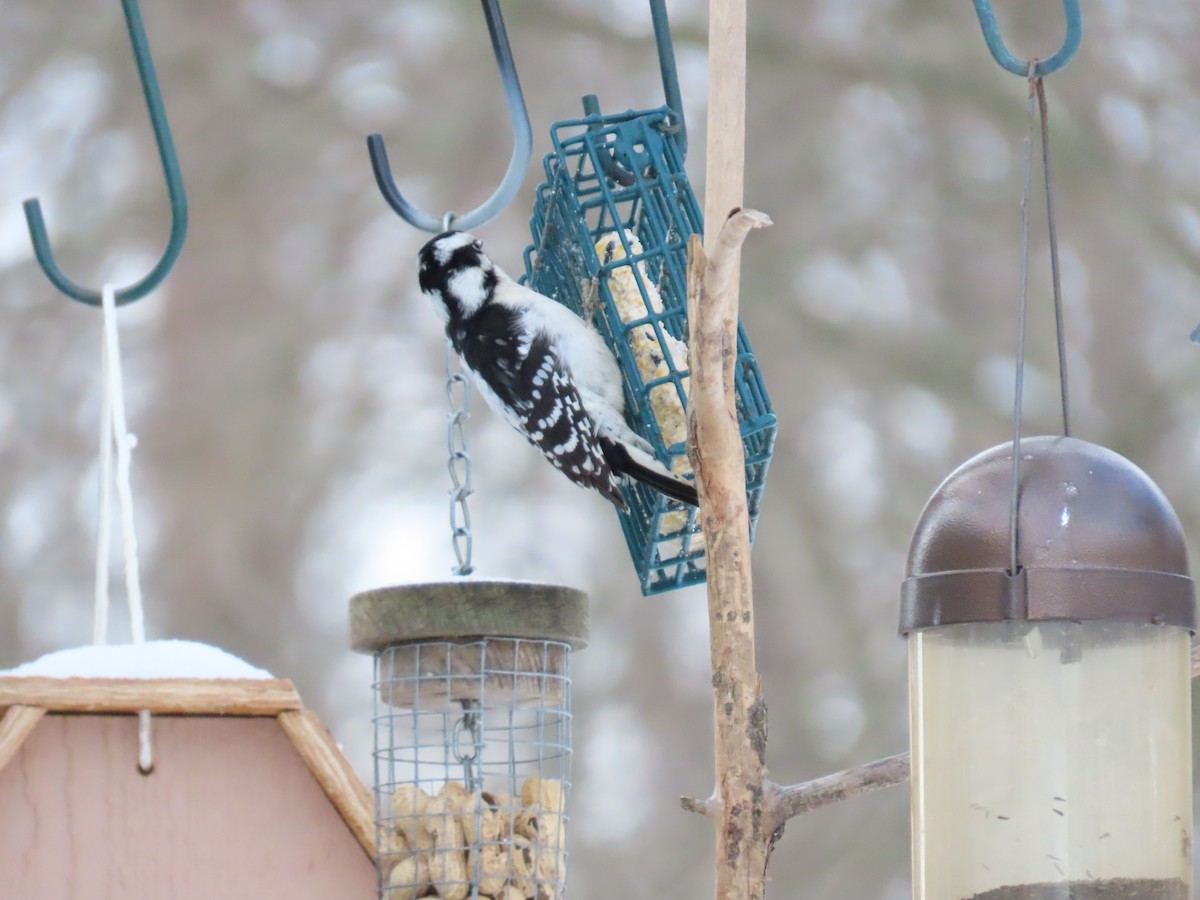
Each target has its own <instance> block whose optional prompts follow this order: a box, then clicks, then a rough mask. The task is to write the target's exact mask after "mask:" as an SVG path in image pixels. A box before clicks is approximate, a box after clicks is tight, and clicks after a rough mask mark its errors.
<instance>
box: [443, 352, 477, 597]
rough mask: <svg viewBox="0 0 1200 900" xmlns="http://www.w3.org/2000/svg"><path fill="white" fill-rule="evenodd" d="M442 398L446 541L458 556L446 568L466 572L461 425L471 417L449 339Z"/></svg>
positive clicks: (467, 519) (466, 464)
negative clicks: (445, 407)
mask: <svg viewBox="0 0 1200 900" xmlns="http://www.w3.org/2000/svg"><path fill="white" fill-rule="evenodd" d="M446 399H447V400H449V401H450V413H449V415H448V416H447V419H446V452H447V454H448V455H449V459H448V461H447V463H446V468H447V469H448V470H449V472H450V483H451V484H452V485H453V487H452V488H451V489H450V543H451V545H452V546H453V547H454V556H455V557H456V558H457V559H458V565H457V566H453V567H452V568H451V570H450V571H452V572H453V573H454V574H455V575H470V574H471V573H472V572H473V571H475V568H474V566H472V565H471V545H472V535H471V511H470V510H469V509H468V508H467V497H469V496H471V494H472V492H473V491H472V488H471V455H470V453H468V452H467V435H466V432H465V431H464V430H463V425H464V423H465V422H466V421H467V419H469V418H470V417H471V384H470V382H469V381H467V376H466V373H465V372H463V370H462V366H461V364H460V363H459V361H458V355H457V354H456V353H455V352H454V348H453V347H452V346H451V345H450V342H449V341H447V342H446Z"/></svg>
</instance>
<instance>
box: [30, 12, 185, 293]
mask: <svg viewBox="0 0 1200 900" xmlns="http://www.w3.org/2000/svg"><path fill="white" fill-rule="evenodd" d="M121 7H122V8H123V9H124V11H125V25H126V27H127V28H128V29H129V40H130V43H131V44H132V45H133V58H134V61H135V62H136V63H137V69H138V77H139V78H141V80H142V93H143V94H145V96H146V108H147V109H148V110H149V112H150V124H151V126H152V127H153V128H154V140H155V141H156V142H157V143H158V158H159V160H161V162H162V169H163V175H164V177H165V178H166V181H167V194H168V196H169V197H170V199H171V235H170V237H169V238H168V239H167V247H166V249H165V250H164V251H163V255H162V258H160V259H159V261H158V262H157V263H156V264H155V266H154V268H153V269H151V270H150V272H149V273H148V274H147V275H146V276H145V277H144V278H142V279H141V280H140V281H137V282H134V283H133V284H131V285H130V286H129V287H125V288H121V289H120V290H118V291H117V292H116V295H115V299H116V303H117V305H118V306H121V305H123V304H125V303H132V302H133V301H134V300H140V299H142V297H145V296H146V295H147V294H148V293H150V292H151V291H152V290H154V289H155V288H156V287H158V286H159V284H161V283H162V280H163V279H164V278H166V277H167V273H168V272H170V271H171V267H172V266H174V265H175V260H177V259H178V258H179V253H180V251H182V250H183V240H184V238H185V237H186V236H187V222H188V212H187V194H186V193H185V192H184V189H183V175H182V174H181V173H180V171H179V160H178V158H177V157H176V156H175V144H174V142H173V141H172V140H171V126H170V125H169V124H168V122H167V112H166V109H164V107H163V102H162V94H161V93H160V92H159V89H158V78H157V77H156V76H155V74H154V60H153V59H152V58H151V56H150V44H149V42H147V40H146V29H145V27H144V26H143V25H142V15H141V12H140V11H139V10H138V5H137V0H121ZM24 207H25V222H26V223H27V224H28V226H29V237H30V239H31V240H32V241H33V252H34V254H35V255H36V256H37V261H38V265H40V266H41V267H42V271H43V272H45V273H46V277H47V278H49V279H50V281H51V282H52V283H53V284H54V286H55V287H56V288H58V289H59V290H60V291H62V292H63V293H64V294H66V295H67V296H68V297H70V298H71V299H72V300H78V301H79V302H80V303H86V304H88V305H89V306H99V305H100V293H99V292H98V291H90V290H88V289H87V288H85V287H81V286H80V285H78V284H76V283H75V282H74V281H72V280H71V279H70V278H68V277H67V276H66V275H65V274H63V271H62V270H61V269H60V268H59V267H58V263H57V262H56V261H55V259H54V251H52V250H51V249H50V237H49V235H48V234H47V233H46V221H45V219H44V217H43V216H42V206H41V204H40V203H39V202H38V200H37V198H33V199H31V200H26V201H25V204H24Z"/></svg>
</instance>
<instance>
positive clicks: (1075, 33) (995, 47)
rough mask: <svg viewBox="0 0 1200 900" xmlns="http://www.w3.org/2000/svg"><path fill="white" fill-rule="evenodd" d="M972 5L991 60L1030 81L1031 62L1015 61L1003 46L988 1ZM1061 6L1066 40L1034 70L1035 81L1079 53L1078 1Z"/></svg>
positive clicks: (1080, 18)
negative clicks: (1065, 23)
mask: <svg viewBox="0 0 1200 900" xmlns="http://www.w3.org/2000/svg"><path fill="white" fill-rule="evenodd" d="M974 3H975V14H976V15H977V16H979V27H980V28H982V29H983V39H984V40H985V41H987V45H988V50H990V51H991V53H992V59H994V60H996V62H998V63H999V64H1000V65H1001V66H1003V67H1004V68H1005V69H1008V71H1010V72H1012V73H1013V74H1014V75H1020V76H1021V77H1022V78H1027V77H1029V64H1030V63H1031V62H1033V60H1023V59H1017V58H1016V57H1015V56H1013V55H1012V53H1010V52H1009V49H1008V48H1007V47H1006V46H1004V38H1002V37H1000V27H999V26H998V25H997V24H996V14H995V13H994V12H992V4H991V0H974ZM1062 5H1063V15H1064V16H1065V18H1066V20H1067V33H1066V36H1065V37H1064V38H1063V42H1062V46H1061V47H1059V48H1058V52H1057V53H1055V54H1054V55H1053V56H1051V57H1050V58H1049V59H1044V60H1042V61H1041V62H1039V63H1037V64H1036V65H1035V66H1034V69H1033V77H1034V78H1041V77H1042V76H1043V75H1049V74H1050V73H1051V72H1057V71H1058V70H1059V69H1061V68H1062V67H1063V66H1065V65H1066V64H1067V63H1069V62H1070V61H1071V57H1073V56H1074V55H1075V51H1076V50H1078V49H1079V41H1080V39H1081V38H1082V37H1083V16H1082V14H1081V13H1080V11H1079V0H1062Z"/></svg>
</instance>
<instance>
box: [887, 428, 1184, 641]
mask: <svg viewBox="0 0 1200 900" xmlns="http://www.w3.org/2000/svg"><path fill="white" fill-rule="evenodd" d="M1020 452H1021V467H1020V489H1019V493H1018V497H1019V500H1018V506H1017V560H1018V562H1019V564H1020V568H1019V570H1018V571H1017V572H1016V573H1015V574H1013V573H1010V572H1009V566H1010V547H1009V510H1010V504H1011V497H1012V443H1011V442H1008V443H1004V444H1001V445H999V446H997V447H993V448H992V449H990V450H986V451H984V452H983V453H981V454H979V455H978V456H976V457H975V458H974V459H971V460H968V461H967V462H966V463H964V464H963V465H961V466H959V468H958V469H956V470H955V471H954V472H952V473H951V474H950V475H949V477H947V478H946V480H945V481H943V482H942V484H941V485H940V486H939V487H938V489H937V490H936V491H935V492H934V494H933V497H931V498H930V500H929V503H928V504H926V506H925V510H924V512H922V513H921V518H920V520H919V521H918V522H917V527H916V530H915V532H914V533H913V538H912V545H911V547H910V549H909V554H908V578H907V579H906V580H905V582H904V585H903V587H902V589H901V606H900V633H901V634H907V633H908V632H909V631H910V630H911V629H913V628H927V627H930V626H935V625H952V624H957V623H961V622H1001V621H1007V620H1013V619H1018V620H1020V619H1027V620H1044V619H1066V620H1074V621H1083V620H1096V619H1105V620H1112V621H1122V622H1146V623H1151V624H1155V625H1175V626H1178V627H1180V628H1187V629H1188V630H1190V631H1192V632H1195V631H1196V624H1197V616H1196V600H1195V590H1194V586H1193V583H1192V579H1191V578H1190V577H1189V574H1188V562H1187V548H1186V546H1185V543H1184V538H1183V528H1182V527H1181V526H1180V524H1179V518H1178V516H1176V515H1175V511H1174V510H1173V509H1172V508H1171V504H1170V503H1169V502H1168V501H1167V498H1166V497H1165V496H1164V495H1163V493H1162V491H1161V490H1159V488H1158V486H1157V485H1156V484H1155V483H1154V482H1153V481H1151V480H1150V478H1149V476H1147V475H1146V473H1145V472H1143V471H1142V470H1141V469H1139V468H1138V467H1137V466H1135V465H1134V464H1133V463H1131V462H1130V461H1129V460H1127V459H1125V458H1124V457H1123V456H1120V455H1118V454H1116V453H1114V452H1113V451H1111V450H1108V449H1106V448H1104V447H1100V446H1097V445H1096V444H1091V443H1088V442H1087V441H1081V440H1077V439H1075V438H1064V437H1030V438H1023V439H1022V440H1021V445H1020Z"/></svg>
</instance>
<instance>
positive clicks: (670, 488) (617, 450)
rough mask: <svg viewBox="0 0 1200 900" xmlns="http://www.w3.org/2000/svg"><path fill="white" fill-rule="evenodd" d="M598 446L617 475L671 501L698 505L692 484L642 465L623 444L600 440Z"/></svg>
mask: <svg viewBox="0 0 1200 900" xmlns="http://www.w3.org/2000/svg"><path fill="white" fill-rule="evenodd" d="M600 446H601V448H602V449H603V451H604V458H605V459H606V460H607V461H608V464H609V466H610V467H611V468H612V470H613V471H614V472H616V473H617V474H618V475H627V476H629V477H630V478H634V479H636V480H638V481H640V482H642V484H645V485H647V486H649V487H652V488H654V489H655V490H656V491H658V492H659V493H662V494H666V495H667V496H668V497H670V498H671V499H672V500H678V501H679V502H680V503H686V504H687V505H688V506H699V505H700V496H699V495H698V494H697V493H696V486H695V485H694V484H691V483H690V482H687V481H684V480H683V479H682V478H676V477H675V476H674V475H670V474H668V473H667V472H665V471H664V472H658V471H656V470H654V469H651V468H650V467H649V466H645V465H642V464H641V463H639V462H638V461H637V460H635V459H634V458H633V456H632V455H631V454H630V452H629V449H628V448H627V447H625V445H624V444H619V443H617V442H616V441H611V440H604V439H603V438H602V439H601V443H600Z"/></svg>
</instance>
